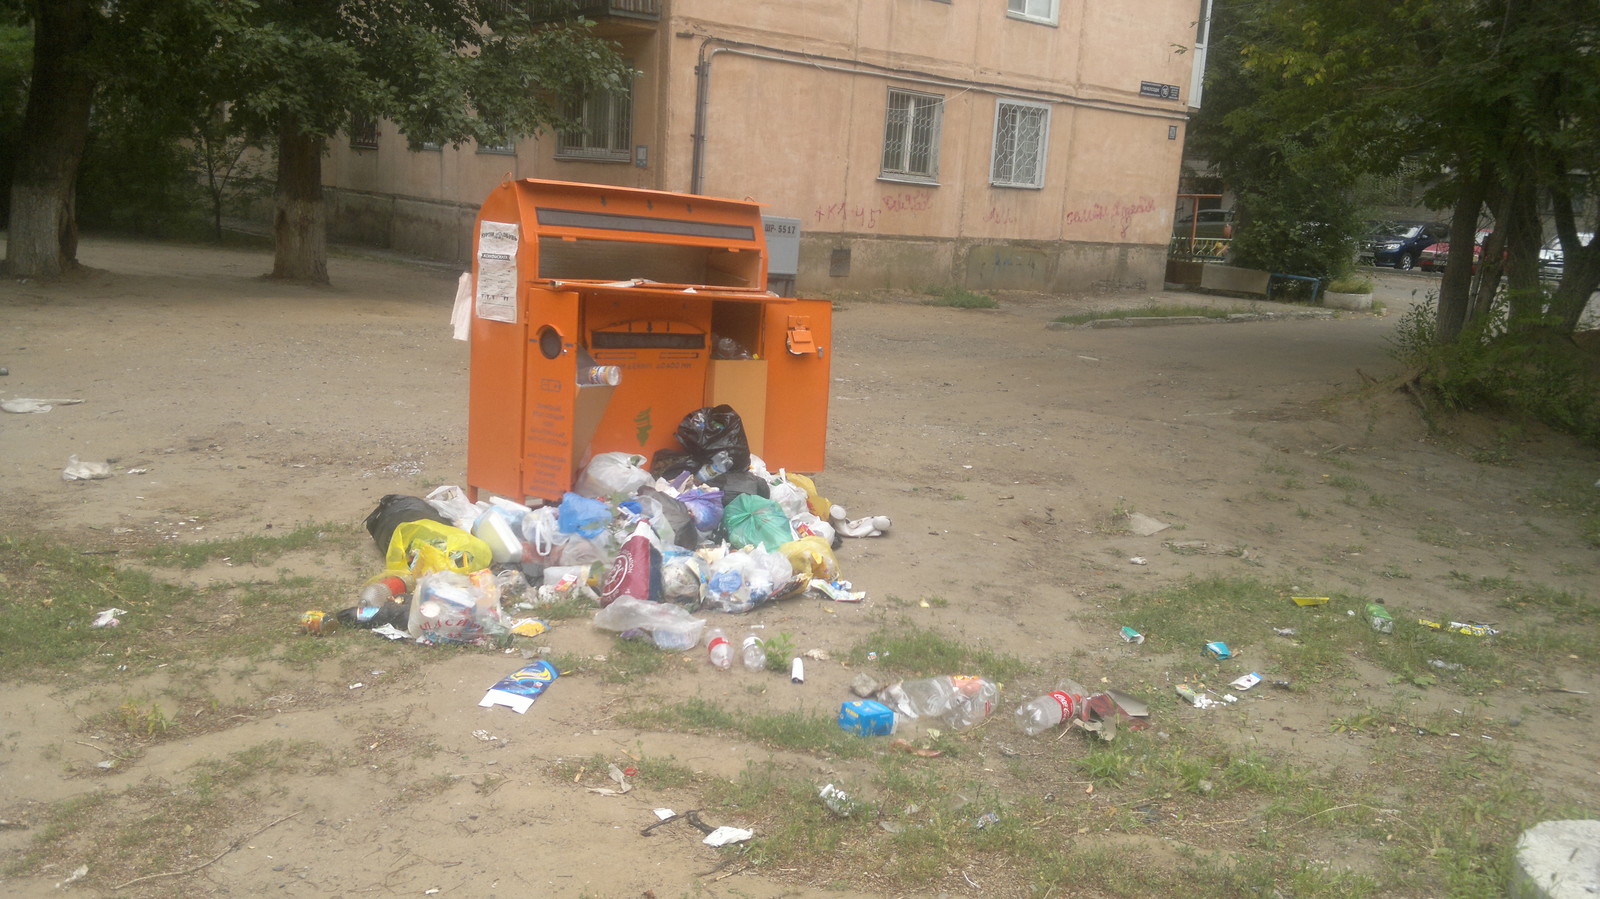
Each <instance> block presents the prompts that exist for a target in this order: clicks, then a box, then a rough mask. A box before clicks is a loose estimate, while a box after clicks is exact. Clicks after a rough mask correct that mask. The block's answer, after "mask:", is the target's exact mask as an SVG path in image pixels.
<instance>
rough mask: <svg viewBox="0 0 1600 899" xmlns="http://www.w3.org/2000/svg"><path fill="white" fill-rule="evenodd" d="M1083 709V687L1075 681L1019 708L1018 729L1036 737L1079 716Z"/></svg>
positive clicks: (1063, 683) (1063, 684)
mask: <svg viewBox="0 0 1600 899" xmlns="http://www.w3.org/2000/svg"><path fill="white" fill-rule="evenodd" d="M1082 709H1083V687H1081V686H1079V685H1078V684H1076V683H1074V682H1073V681H1063V682H1062V684H1061V686H1059V687H1057V688H1056V689H1054V690H1052V691H1050V692H1049V693H1046V694H1045V695H1043V696H1040V697H1039V698H1037V699H1035V700H1033V701H1031V702H1027V703H1024V704H1023V705H1021V706H1019V707H1018V708H1017V727H1019V728H1021V729H1022V732H1023V733H1025V734H1027V735H1028V736H1030V737H1036V736H1038V735H1039V734H1042V733H1044V732H1045V731H1047V730H1049V729H1050V728H1052V727H1055V726H1056V725H1057V724H1060V723H1061V722H1063V721H1065V720H1067V719H1068V718H1072V717H1074V716H1076V715H1079V714H1080V713H1081V712H1082Z"/></svg>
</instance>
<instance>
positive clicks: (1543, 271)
mask: <svg viewBox="0 0 1600 899" xmlns="http://www.w3.org/2000/svg"><path fill="white" fill-rule="evenodd" d="M1578 240H1579V242H1581V243H1582V244H1583V245H1584V246H1588V245H1589V244H1590V243H1593V242H1594V232H1592V231H1580V232H1578ZM1566 270H1567V254H1566V251H1565V250H1563V249H1561V238H1559V237H1552V238H1550V240H1549V241H1548V242H1546V243H1545V245H1544V246H1543V247H1542V248H1540V250H1539V277H1540V278H1543V279H1544V280H1546V281H1560V280H1561V274H1562V273H1563V272H1565V271H1566Z"/></svg>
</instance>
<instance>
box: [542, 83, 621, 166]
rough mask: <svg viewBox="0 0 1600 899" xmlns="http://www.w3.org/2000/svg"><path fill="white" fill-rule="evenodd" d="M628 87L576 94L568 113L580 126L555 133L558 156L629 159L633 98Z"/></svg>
mask: <svg viewBox="0 0 1600 899" xmlns="http://www.w3.org/2000/svg"><path fill="white" fill-rule="evenodd" d="M630 94H631V92H630V91H628V90H620V91H593V92H591V93H588V94H586V95H584V96H581V97H575V98H573V99H572V101H570V102H569V104H568V106H567V115H568V117H570V118H571V119H572V120H573V121H575V122H577V123H578V127H576V128H573V129H571V130H563V131H560V132H557V134H556V158H557V159H603V160H606V161H608V162H628V161H629V160H630V159H632V158H633V157H632V153H633V148H632V144H633V98H632V96H631V95H630Z"/></svg>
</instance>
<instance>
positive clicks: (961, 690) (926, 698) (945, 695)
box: [900, 675, 1000, 730]
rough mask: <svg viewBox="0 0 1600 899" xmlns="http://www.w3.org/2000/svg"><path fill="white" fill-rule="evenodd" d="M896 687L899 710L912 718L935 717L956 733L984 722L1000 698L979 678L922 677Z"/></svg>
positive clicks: (997, 693)
mask: <svg viewBox="0 0 1600 899" xmlns="http://www.w3.org/2000/svg"><path fill="white" fill-rule="evenodd" d="M900 688H901V695H902V697H903V699H904V702H903V705H904V708H903V709H902V710H903V711H905V712H907V713H908V714H910V715H911V716H912V717H915V718H938V719H940V720H942V721H944V722H945V723H946V724H948V725H950V726H951V727H953V728H955V729H956V730H965V729H966V728H969V727H972V726H973V725H974V724H979V723H981V722H983V721H984V720H985V719H987V718H988V717H989V715H990V713H992V712H993V711H994V702H995V700H996V699H997V698H999V696H1000V689H999V688H998V687H996V686H995V685H994V684H993V683H992V682H990V681H988V680H985V679H984V678H981V677H963V676H951V675H945V676H942V677H926V678H922V679H920V680H909V681H906V682H904V683H903V684H901V685H900Z"/></svg>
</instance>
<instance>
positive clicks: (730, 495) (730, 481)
mask: <svg viewBox="0 0 1600 899" xmlns="http://www.w3.org/2000/svg"><path fill="white" fill-rule="evenodd" d="M711 486H713V487H715V488H717V489H718V490H721V491H722V507H723V508H724V509H726V508H727V507H728V503H731V502H733V501H734V500H735V499H737V498H738V497H740V496H742V495H744V494H746V493H753V494H755V495H756V496H759V497H761V498H762V499H770V498H771V492H772V491H770V490H768V489H767V482H766V481H763V480H761V479H760V478H758V477H756V476H755V475H753V474H751V473H750V472H749V471H730V472H727V473H725V474H719V475H717V476H716V477H714V478H712V479H711Z"/></svg>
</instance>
